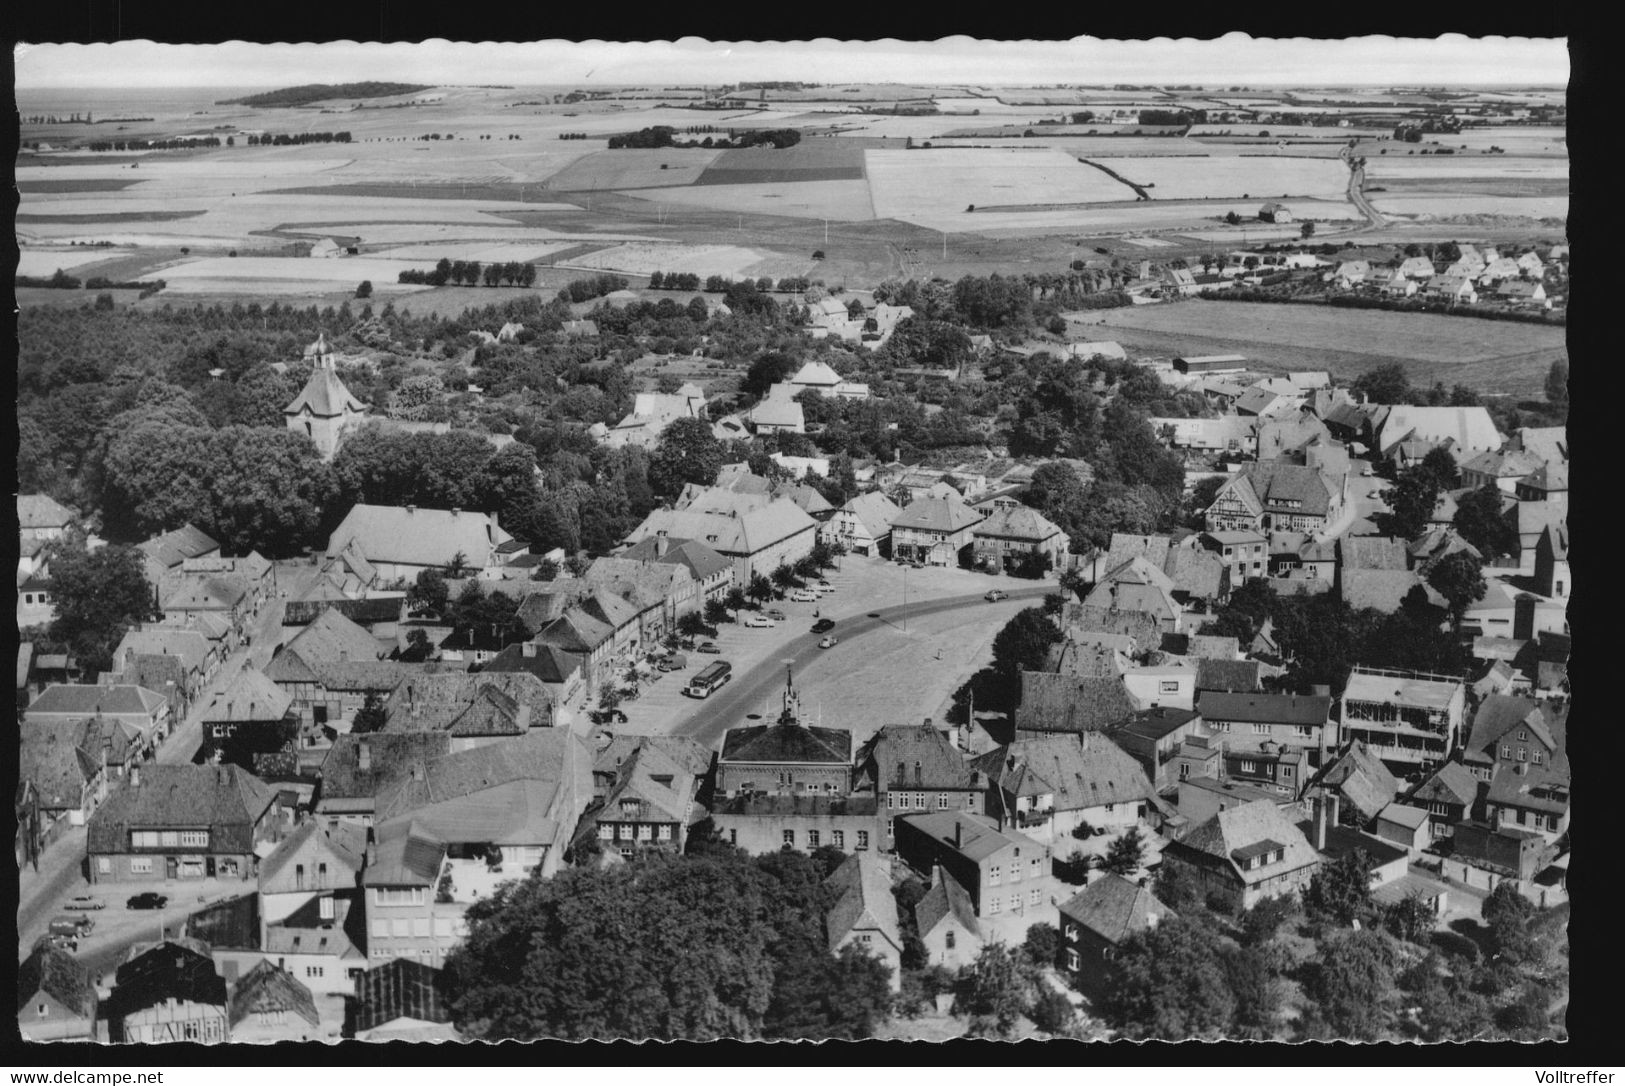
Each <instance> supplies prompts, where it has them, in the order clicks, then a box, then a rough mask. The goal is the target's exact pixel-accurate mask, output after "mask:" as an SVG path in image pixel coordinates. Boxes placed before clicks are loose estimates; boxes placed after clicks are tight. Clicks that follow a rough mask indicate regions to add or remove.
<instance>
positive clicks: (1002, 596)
mask: <svg viewBox="0 0 1625 1086" xmlns="http://www.w3.org/2000/svg"><path fill="white" fill-rule="evenodd" d="M982 598H983V599H985V600H987V602H989V603H998V602H999V601H1000V600H1007V599H1009V598H1010V593H1008V592H1001V591H1000V590H999V589H997V588H994V589H991V590H989V592H988V594H987V595H985V596H983V597H982Z"/></svg>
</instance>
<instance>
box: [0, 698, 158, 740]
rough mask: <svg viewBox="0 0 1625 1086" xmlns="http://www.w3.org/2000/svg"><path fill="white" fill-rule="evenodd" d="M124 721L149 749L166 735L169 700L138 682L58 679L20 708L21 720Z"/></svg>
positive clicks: (41, 721)
mask: <svg viewBox="0 0 1625 1086" xmlns="http://www.w3.org/2000/svg"><path fill="white" fill-rule="evenodd" d="M92 716H94V717H107V718H109V719H112V720H118V721H123V722H124V723H127V724H130V725H131V726H133V727H135V728H136V729H137V730H139V731H140V733H141V735H142V738H143V740H144V742H145V744H146V746H147V748H148V749H152V748H155V747H156V746H157V745H158V744H159V743H160V742H162V741H163V739H164V738H165V737H167V736H168V735H169V730H170V723H171V717H170V715H169V702H168V701H167V700H165V698H164V697H163V696H162V695H161V694H157V693H155V692H153V691H151V690H146V689H144V688H142V687H139V686H130V685H128V684H114V685H109V686H91V685H88V684H78V683H73V684H70V683H58V684H55V685H53V686H48V687H46V688H45V689H44V690H43V691H42V692H41V693H40V695H39V697H37V698H35V699H34V700H33V701H31V702H29V703H28V708H27V709H25V710H24V711H23V720H24V721H31V722H39V723H49V722H52V721H55V722H57V723H65V722H67V721H70V720H78V719H82V718H84V717H92Z"/></svg>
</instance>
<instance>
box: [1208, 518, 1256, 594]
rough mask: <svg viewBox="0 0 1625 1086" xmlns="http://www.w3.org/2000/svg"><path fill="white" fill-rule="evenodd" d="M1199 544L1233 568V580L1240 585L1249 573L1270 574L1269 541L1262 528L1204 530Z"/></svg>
mask: <svg viewBox="0 0 1625 1086" xmlns="http://www.w3.org/2000/svg"><path fill="white" fill-rule="evenodd" d="M1198 541H1199V544H1200V545H1201V546H1202V547H1204V548H1206V549H1207V550H1208V551H1209V552H1210V553H1212V554H1215V555H1218V556H1219V557H1220V559H1221V560H1222V561H1223V563H1224V565H1225V566H1226V568H1228V570H1229V571H1230V584H1231V585H1232V586H1239V585H1241V584H1243V583H1244V582H1246V581H1247V579H1248V578H1250V577H1264V576H1268V563H1269V554H1268V551H1267V547H1268V543H1267V541H1266V540H1265V537H1264V535H1263V534H1262V533H1261V532H1257V531H1254V530H1252V529H1242V530H1232V531H1223V530H1221V531H1217V532H1203V533H1202V534H1201V535H1200V536H1199V537H1198Z"/></svg>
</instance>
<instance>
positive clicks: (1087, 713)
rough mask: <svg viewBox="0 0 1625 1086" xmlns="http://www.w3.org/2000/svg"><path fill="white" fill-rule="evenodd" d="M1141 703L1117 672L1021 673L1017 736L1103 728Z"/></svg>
mask: <svg viewBox="0 0 1625 1086" xmlns="http://www.w3.org/2000/svg"><path fill="white" fill-rule="evenodd" d="M1143 708H1145V706H1143V705H1141V704H1140V703H1139V702H1138V701H1136V700H1135V699H1134V697H1133V696H1132V695H1130V694H1129V692H1128V689H1127V687H1125V686H1124V685H1123V680H1122V679H1121V678H1120V677H1118V676H1116V675H1109V676H1099V677H1093V676H1077V675H1062V674H1056V673H1053V672H1048V671H1023V672H1022V673H1021V701H1020V703H1019V704H1018V705H1017V706H1016V712H1015V729H1016V738H1017V739H1037V738H1042V737H1044V736H1046V735H1050V734H1052V733H1056V732H1087V731H1104V730H1106V729H1107V728H1110V727H1111V726H1112V725H1114V724H1118V723H1120V722H1122V721H1123V720H1126V719H1127V718H1128V717H1129V716H1130V715H1132V714H1134V713H1137V712H1139V711H1140V710H1141V709H1143Z"/></svg>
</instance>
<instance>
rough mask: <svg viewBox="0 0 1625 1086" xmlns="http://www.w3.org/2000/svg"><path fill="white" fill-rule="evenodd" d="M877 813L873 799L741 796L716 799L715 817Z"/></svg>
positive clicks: (856, 815) (810, 796) (817, 815)
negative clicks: (724, 815) (722, 815)
mask: <svg viewBox="0 0 1625 1086" xmlns="http://www.w3.org/2000/svg"><path fill="white" fill-rule="evenodd" d="M879 810H880V803H879V799H878V798H877V797H875V796H824V795H799V796H797V795H789V796H781V795H765V796H758V795H741V796H733V797H731V798H729V799H724V800H717V801H716V803H715V804H714V805H713V806H712V811H713V813H715V814H726V815H742V816H744V817H746V818H783V817H785V816H787V815H794V816H801V817H809V818H840V817H843V816H845V817H854V818H872V817H874V815H875V814H877V813H878V812H879Z"/></svg>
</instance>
